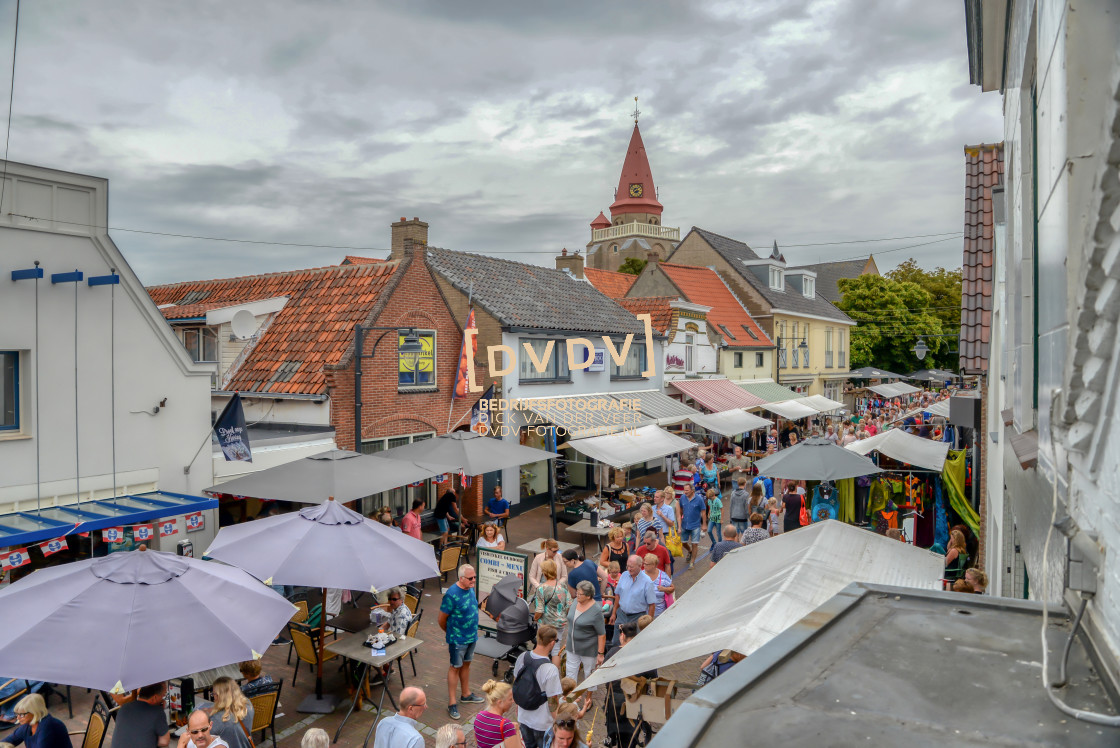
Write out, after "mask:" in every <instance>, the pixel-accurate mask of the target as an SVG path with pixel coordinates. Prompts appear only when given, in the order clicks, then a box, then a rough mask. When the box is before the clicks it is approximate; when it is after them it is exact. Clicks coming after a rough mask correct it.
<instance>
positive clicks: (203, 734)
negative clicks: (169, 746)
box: [179, 709, 229, 748]
mask: <svg viewBox="0 0 1120 748" xmlns="http://www.w3.org/2000/svg"><path fill="white" fill-rule="evenodd" d="M210 724H211V723H210V715H209V714H207V713H206V712H204V711H202V710H201V709H195V710H194V711H193V712H191V716H189V717H187V729H185V730H183V734H182V735H180V736H179V748H229V743H227V742H226V741H224V740H222V739H221V738H219V737H218V736H217V735H211V734H210Z"/></svg>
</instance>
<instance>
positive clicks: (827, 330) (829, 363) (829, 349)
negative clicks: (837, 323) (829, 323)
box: [824, 327, 832, 369]
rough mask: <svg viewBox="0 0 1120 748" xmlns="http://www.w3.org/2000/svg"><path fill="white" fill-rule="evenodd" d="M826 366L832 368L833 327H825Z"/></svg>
mask: <svg viewBox="0 0 1120 748" xmlns="http://www.w3.org/2000/svg"><path fill="white" fill-rule="evenodd" d="M824 366H825V368H826V369H831V368H832V328H831V327H828V328H825V331H824Z"/></svg>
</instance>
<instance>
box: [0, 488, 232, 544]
mask: <svg viewBox="0 0 1120 748" xmlns="http://www.w3.org/2000/svg"><path fill="white" fill-rule="evenodd" d="M217 506H218V500H217V499H212V498H206V497H203V496H190V495H188V494H181V493H170V492H168V491H152V492H151V493H142V494H136V495H134V496H118V497H117V498H115V499H102V500H99V501H83V502H81V503H80V504H69V505H66V506H52V507H50V508H48V509H43V510H42V511H37V512H13V513H11V514H0V548H7V547H12V546H22V545H29V544H31V543H41V542H43V541H44V540H50V539H52V538H60V537H63V536H66V535H74V534H76V533H80V532H90V531H91V530H103V529H105V528H106V527H119V526H121V525H135V524H141V523H145V522H152V521H154V520H158V519H163V518H164V517H174V516H177V515H180V514H190V513H192V512H198V511H201V510H203V509H214V508H216V507H217Z"/></svg>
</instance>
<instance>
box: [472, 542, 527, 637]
mask: <svg viewBox="0 0 1120 748" xmlns="http://www.w3.org/2000/svg"><path fill="white" fill-rule="evenodd" d="M475 571H476V572H477V574H478V599H479V600H482V599H483V598H484V597H486V596H487V595H489V594H490V590H491V589H493V587H494V585H495V584H497V583H498V580H500V579H502V578H503V577H507V576H509V575H510V574H516V575H517V577H518V579H520V580H521V591H520V593H519V594H520V596H521V597H525V594H526V592H528V581H529V557H528V556H527V555H525V554H524V553H514V552H512V551H499V550H496V549H494V548H479V549H478V568H477V569H476V570H475ZM478 625H479V628H482V629H489V630H491V631H493V630H494V621H493V620H492V619H491V618H489V617H488V616H486V615H485V614H482V615H480V616H479V619H478Z"/></svg>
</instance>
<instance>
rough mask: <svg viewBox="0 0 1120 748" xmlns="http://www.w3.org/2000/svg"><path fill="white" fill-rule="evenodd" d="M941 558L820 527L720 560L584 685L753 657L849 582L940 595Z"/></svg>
mask: <svg viewBox="0 0 1120 748" xmlns="http://www.w3.org/2000/svg"><path fill="white" fill-rule="evenodd" d="M944 566H945V559H944V557H942V556H940V555H937V554H935V553H930V552H929V551H927V550H924V549H922V548H917V547H915V546H912V545H909V544H908V543H900V542H898V541H897V540H893V539H891V538H887V537H886V536H883V535H878V534H876V533H873V532H868V531H867V530H863V529H860V528H858V527H853V526H851V525H846V524H844V523H843V522H838V521H836V520H826V521H824V522H818V523H816V524H813V525H810V526H809V527H804V528H802V529H800V530H798V531H797V532H787V533H783V534H781V535H776V536H774V537H772V538H768V539H766V540H763V541H761V542H758V543H753V544H751V545H748V546H746V547H744V548H737V549H735V550H733V551H731V553H729V554H727V555H726V556H724V558H723V560H722V561H720V562H719V563H718V564H716V566H715V568H714V569H712V570H711V571H709V572H707V573H705V574H704V576H702V577H700V579H699V580H698V581H697V582H696V584H694V585H693V586H692V588H691V589H689V590H688V592H685V593H684V594H683V595H681V596H680V597H678V598H677V602H675V603H673V604H672V605H671V606H669V607H668V608H667V609H666V610H665V612H664V613H662V614H661V615H660V616H658V617H657V618H655V619H654V620H653V623H651V624H650V625H649V626H648V627H646V629H645V630H644V631H642V632H641V633H640V634H638V636H637V638H636V639H635V641H634V642H633V643H631V644H628V645H627V646H625V647H623V648H622V649H621V650H619V651H618V653H617V654H615V655H614V657H611V658H610V659H609V660H607V661H606V662H605V663H604V664H603V666H602V667H600V668H599V669H598V670H596V671H595V672H593V673H592V674H591V675H590V676H589V677H588V678H587V679H585V680H584V681H583V682H582V683H581V684H580V685H579V688H580V689H584V688H594V687H595V686H598V685H601V684H603V683H608V682H610V681H613V680H618V679H619V678H625V677H626V676H628V675H636V674H637V673H641V672H644V671H646V670H651V669H653V668H661V667H667V666H669V665H672V664H674V663H678V662H684V661H686V660H691V659H692V658H694V657H704V656H706V655H709V654H711V653H712V652H718V651H720V650H723V649H732V650H734V651H736V652H741V653H742V654H745V655H749V654H751V653H752V652H754V651H755V650H756V649H758V648H759V647H761V646H762V645H764V644H766V643H767V642H768V641H770V640H771V639H773V638H774V637H775V636H777V635H778V634H780V633H782V632H783V631H785V630H786V629H787V628H789V627H790V626H792V625H793V624H795V623H797V622H798V621H800V620H801V619H802V618H804V617H805V616H806V615H808V614H809V613H811V612H812V611H813V610H814V609H816V608H817V607H818V606H819V605H821V604H822V603H824V602H825V601H826V600H828V599H829V598H831V597H832V596H833V595H835V594H836V593H838V592H840V591H841V590H842V589H844V588H845V587H847V586H848V585H849V584H851V583H852V582H871V583H876V584H888V585H895V586H899V587H917V588H920V589H927V590H940V589H941V576H942V574H943V572H944Z"/></svg>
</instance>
